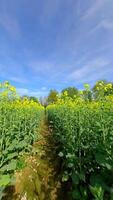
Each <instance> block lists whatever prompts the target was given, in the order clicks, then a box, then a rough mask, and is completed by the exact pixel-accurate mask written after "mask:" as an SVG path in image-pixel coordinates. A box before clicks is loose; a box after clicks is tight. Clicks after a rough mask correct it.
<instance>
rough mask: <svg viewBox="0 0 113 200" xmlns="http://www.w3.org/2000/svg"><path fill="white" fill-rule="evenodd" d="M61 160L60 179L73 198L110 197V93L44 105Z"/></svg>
mask: <svg viewBox="0 0 113 200" xmlns="http://www.w3.org/2000/svg"><path fill="white" fill-rule="evenodd" d="M48 118H49V121H50V122H51V123H53V129H54V137H55V138H56V141H57V142H58V145H59V151H58V155H59V156H60V157H61V160H62V181H64V182H65V181H66V182H68V185H69V187H70V188H69V190H70V196H71V198H72V199H76V200H89V199H90V200H91V199H95V200H103V199H104V200H108V199H110V200H111V199H113V96H112V95H111V96H107V97H106V98H104V99H103V100H102V99H101V100H100V101H99V100H98V101H92V102H89V101H85V100H83V99H82V98H78V99H76V100H71V99H69V98H68V97H65V99H63V100H62V99H59V101H58V102H57V103H56V104H55V105H50V106H48Z"/></svg>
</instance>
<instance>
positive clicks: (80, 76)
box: [68, 58, 112, 83]
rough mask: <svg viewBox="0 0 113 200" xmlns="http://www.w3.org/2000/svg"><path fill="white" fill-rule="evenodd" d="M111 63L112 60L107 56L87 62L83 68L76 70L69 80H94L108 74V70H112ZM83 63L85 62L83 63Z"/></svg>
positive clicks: (80, 81)
mask: <svg viewBox="0 0 113 200" xmlns="http://www.w3.org/2000/svg"><path fill="white" fill-rule="evenodd" d="M110 63H111V61H110V60H107V59H105V58H97V59H95V60H92V61H89V62H87V63H85V65H84V66H81V68H79V69H76V70H74V71H73V72H72V73H71V74H70V75H69V76H68V79H69V80H73V81H79V83H84V82H88V81H94V80H97V79H99V78H102V77H103V76H105V75H106V77H107V75H108V72H110V71H112V69H111V68H108V65H109V64H110ZM82 65H83V64H82Z"/></svg>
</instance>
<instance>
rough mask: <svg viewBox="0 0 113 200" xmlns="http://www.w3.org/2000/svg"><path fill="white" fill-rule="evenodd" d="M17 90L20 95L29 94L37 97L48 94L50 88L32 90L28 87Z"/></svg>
mask: <svg viewBox="0 0 113 200" xmlns="http://www.w3.org/2000/svg"><path fill="white" fill-rule="evenodd" d="M17 92H18V94H19V95H21V96H23V95H27V96H35V97H38V98H39V97H44V96H46V95H47V93H48V90H43V89H42V88H40V89H38V90H37V89H35V90H30V89H27V88H17Z"/></svg>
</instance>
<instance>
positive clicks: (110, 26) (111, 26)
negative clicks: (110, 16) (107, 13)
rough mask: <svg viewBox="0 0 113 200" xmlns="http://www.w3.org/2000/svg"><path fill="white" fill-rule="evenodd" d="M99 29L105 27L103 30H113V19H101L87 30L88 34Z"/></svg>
mask: <svg viewBox="0 0 113 200" xmlns="http://www.w3.org/2000/svg"><path fill="white" fill-rule="evenodd" d="M99 29H105V30H108V31H109V30H113V20H112V21H111V20H101V21H100V22H99V23H98V24H97V25H96V26H95V27H94V28H93V29H92V30H91V31H89V34H93V33H95V32H96V31H97V30H99Z"/></svg>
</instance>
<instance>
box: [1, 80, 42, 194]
mask: <svg viewBox="0 0 113 200" xmlns="http://www.w3.org/2000/svg"><path fill="white" fill-rule="evenodd" d="M43 115H44V108H43V107H42V106H41V105H38V104H37V103H35V102H33V101H29V100H28V99H26V98H24V99H23V100H21V99H20V98H19V97H17V96H16V93H15V88H14V87H12V86H10V85H9V83H7V82H5V83H4V84H2V85H1V93H0V194H1V195H2V191H3V190H4V188H5V187H6V186H7V185H9V184H12V182H13V181H14V180H13V174H14V171H15V170H16V169H21V168H22V167H24V160H23V159H22V155H23V154H25V152H29V151H30V150H31V148H32V144H33V142H34V141H35V140H38V138H37V136H38V134H37V133H38V129H39V126H40V122H41V120H42V118H43Z"/></svg>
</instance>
